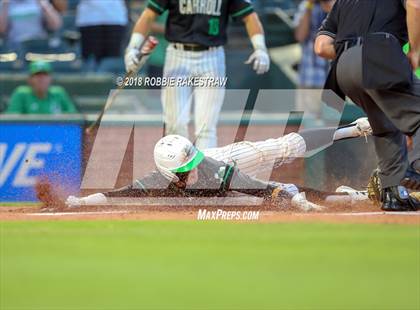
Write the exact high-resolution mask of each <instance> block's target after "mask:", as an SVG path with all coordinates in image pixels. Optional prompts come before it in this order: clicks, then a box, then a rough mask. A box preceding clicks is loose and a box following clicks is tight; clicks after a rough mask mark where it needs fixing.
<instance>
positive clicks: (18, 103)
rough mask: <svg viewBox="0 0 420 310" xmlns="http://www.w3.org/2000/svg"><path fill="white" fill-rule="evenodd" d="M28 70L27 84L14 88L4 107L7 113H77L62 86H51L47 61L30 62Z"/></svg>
mask: <svg viewBox="0 0 420 310" xmlns="http://www.w3.org/2000/svg"><path fill="white" fill-rule="evenodd" d="M29 71H30V77H29V79H28V84H29V85H27V86H19V87H18V88H16V89H15V91H14V92H13V94H12V96H11V98H10V101H9V104H8V107H7V109H6V113H7V114H62V113H77V109H76V107H75V106H74V104H73V102H72V101H71V99H70V97H69V96H68V94H67V92H66V91H65V90H64V88H62V87H60V86H51V75H50V72H51V65H50V64H49V63H48V62H44V61H36V62H32V63H31V64H30V66H29Z"/></svg>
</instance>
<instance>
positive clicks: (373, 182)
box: [367, 169, 420, 206]
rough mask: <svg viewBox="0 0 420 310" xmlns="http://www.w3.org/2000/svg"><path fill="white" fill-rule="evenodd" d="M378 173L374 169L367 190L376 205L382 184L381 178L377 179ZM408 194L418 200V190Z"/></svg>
mask: <svg viewBox="0 0 420 310" xmlns="http://www.w3.org/2000/svg"><path fill="white" fill-rule="evenodd" d="M378 174H379V170H378V169H375V170H374V171H373V173H372V175H371V176H370V178H369V183H368V186H367V192H368V196H369V199H370V200H371V201H372V202H373V203H374V204H376V205H377V206H380V205H381V193H382V186H381V180H380V179H379V175H378ZM410 196H411V197H412V198H414V199H416V200H417V201H420V192H412V193H410Z"/></svg>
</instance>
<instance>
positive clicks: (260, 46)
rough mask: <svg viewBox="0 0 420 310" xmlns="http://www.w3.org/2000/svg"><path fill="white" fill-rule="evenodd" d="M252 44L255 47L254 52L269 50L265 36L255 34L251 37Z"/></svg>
mask: <svg viewBox="0 0 420 310" xmlns="http://www.w3.org/2000/svg"><path fill="white" fill-rule="evenodd" d="M251 43H252V46H253V47H254V50H264V51H265V50H267V46H266V45H265V37H264V35H263V34H261V33H259V34H255V35H253V36H252V37H251Z"/></svg>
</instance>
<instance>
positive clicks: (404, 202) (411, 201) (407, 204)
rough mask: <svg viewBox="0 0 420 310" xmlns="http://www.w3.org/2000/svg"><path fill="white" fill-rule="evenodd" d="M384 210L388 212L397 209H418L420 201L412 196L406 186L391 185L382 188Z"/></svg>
mask: <svg viewBox="0 0 420 310" xmlns="http://www.w3.org/2000/svg"><path fill="white" fill-rule="evenodd" d="M381 196H382V197H381V200H382V208H381V209H382V210H383V211H388V212H396V211H403V212H404V211H418V210H420V201H418V200H417V199H415V198H413V197H410V195H409V194H408V191H407V189H406V188H405V187H404V186H391V187H387V188H385V189H384V190H382V195H381Z"/></svg>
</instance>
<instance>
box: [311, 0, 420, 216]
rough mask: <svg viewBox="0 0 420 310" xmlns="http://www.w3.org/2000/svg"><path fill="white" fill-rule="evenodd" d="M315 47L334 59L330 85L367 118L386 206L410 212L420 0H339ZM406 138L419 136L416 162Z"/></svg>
mask: <svg viewBox="0 0 420 310" xmlns="http://www.w3.org/2000/svg"><path fill="white" fill-rule="evenodd" d="M408 40H409V42H410V45H411V50H410V52H409V53H408V55H407V56H405V55H404V53H403V52H402V45H404V44H405V43H406V42H407V41H408ZM315 52H316V53H317V54H318V55H320V56H322V57H325V58H328V59H333V60H334V61H333V64H332V67H331V70H330V74H329V77H328V80H327V82H326V85H325V88H327V89H332V90H334V91H335V92H336V93H337V94H338V95H340V96H341V97H342V98H343V99H344V98H345V96H348V97H349V98H351V99H352V100H353V101H354V102H355V103H356V104H358V105H359V106H360V107H362V108H363V110H364V111H365V112H366V114H367V116H368V118H369V122H370V124H371V126H372V130H373V135H374V143H375V149H376V153H377V156H378V165H379V167H378V168H379V178H380V183H381V187H382V192H381V195H380V196H381V203H382V209H383V210H385V211H408V210H412V204H411V203H410V201H409V200H410V198H409V195H408V191H407V189H406V187H407V188H409V189H419V188H420V175H419V173H418V171H416V169H417V170H418V169H419V168H420V167H419V166H418V164H419V163H420V161H419V159H420V149H419V148H420V131H419V127H420V80H418V79H417V78H416V77H415V76H414V74H413V70H415V69H416V68H417V67H418V66H419V59H420V0H380V1H379V0H369V1H364V0H338V1H337V2H336V4H335V5H334V7H333V9H332V11H331V12H330V14H329V15H328V16H327V18H326V19H325V20H324V22H323V24H322V26H321V28H320V30H319V33H318V36H317V39H316V42H315ZM405 135H407V136H411V137H412V138H413V141H414V152H415V154H414V160H413V162H412V163H411V164H410V163H409V162H408V159H407V146H406V141H405V139H406V138H405ZM404 186H405V187H404Z"/></svg>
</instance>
